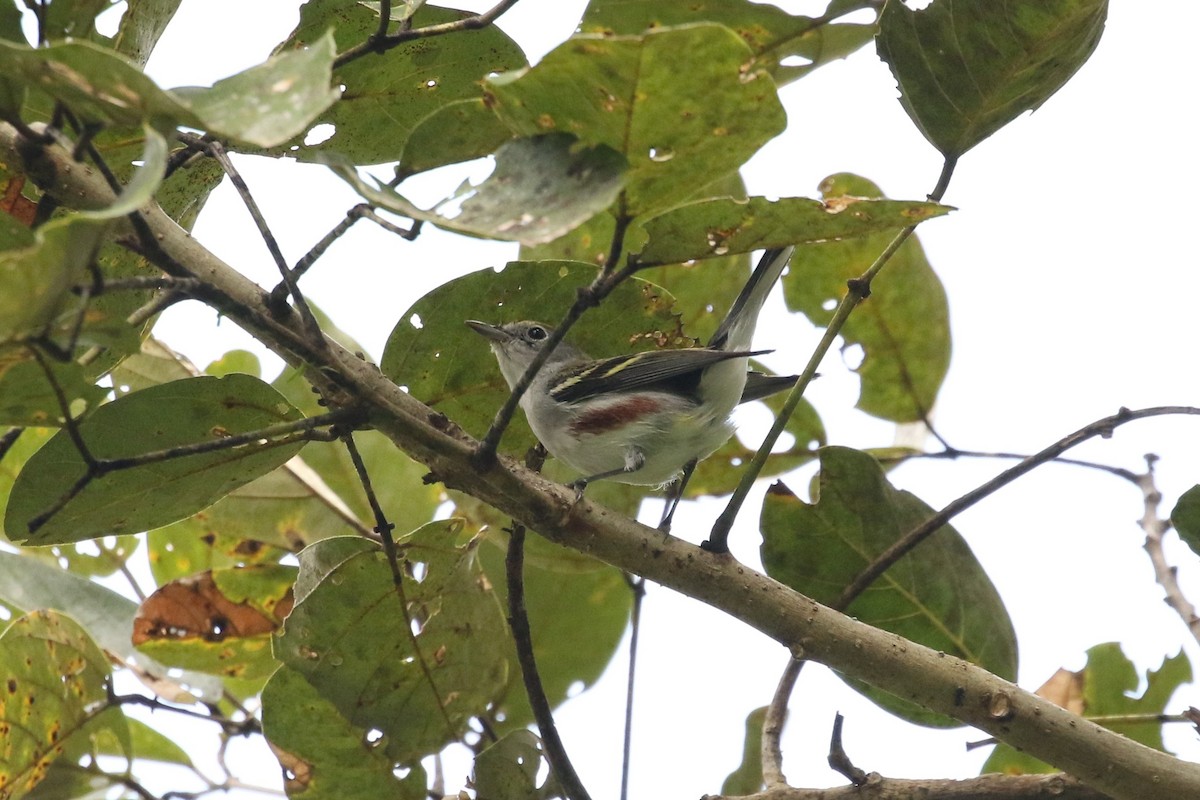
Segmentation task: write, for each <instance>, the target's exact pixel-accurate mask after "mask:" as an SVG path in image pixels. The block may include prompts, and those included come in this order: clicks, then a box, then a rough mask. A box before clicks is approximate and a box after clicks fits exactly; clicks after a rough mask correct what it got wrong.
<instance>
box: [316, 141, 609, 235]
mask: <svg viewBox="0 0 1200 800" xmlns="http://www.w3.org/2000/svg"><path fill="white" fill-rule="evenodd" d="M333 169H334V171H335V172H336V173H337V174H338V175H339V176H340V177H342V178H343V179H344V180H346V181H347V182H348V183H349V184H350V185H351V186H353V187H354V190H355V191H356V192H358V193H359V194H360V195H362V196H363V197H364V198H365V199H366V200H367V201H369V202H370V203H371V204H372V205H377V206H381V207H383V208H386V209H388V210H389V211H394V212H396V213H398V214H403V215H404V216H406V217H409V218H411V219H419V220H424V221H426V222H431V223H433V224H434V225H437V226H438V227H439V228H445V229H446V230H451V231H457V232H459V233H466V234H470V235H473V236H482V237H485V238H490V239H501V240H504V241H514V242H521V243H522V244H538V243H540V242H549V241H551V240H553V239H557V238H558V237H559V236H562V235H563V234H564V233H566V232H567V231H569V230H571V229H572V228H574V227H575V226H576V225H579V224H580V223H582V222H584V221H585V220H587V219H588V218H590V217H591V216H592V215H593V214H596V213H597V212H599V211H601V210H603V209H605V208H607V207H608V206H609V205H610V204H611V203H612V202H613V201H614V200H615V199H616V197H617V194H618V193H619V192H620V190H621V183H622V173H623V172H624V170H625V160H624V159H623V158H622V157H621V156H620V155H619V154H618V153H616V152H614V151H613V150H611V149H609V148H607V147H603V146H598V147H583V146H580V145H579V144H578V143H577V142H576V141H575V137H574V136H570V135H567V134H552V135H545V136H533V137H529V138H525V139H514V140H512V141H510V142H508V143H507V144H505V145H504V146H503V147H501V148H500V149H499V150H498V151H496V168H495V170H494V171H493V172H492V174H491V175H489V176H488V178H487V180H485V181H484V182H483V183H481V184H479V185H478V186H471V185H470V184H465V185H464V186H463V187H461V188H460V189H459V191H458V193H456V194H455V195H454V196H452V197H449V198H447V199H445V200H443V201H442V202H441V203H438V204H437V205H436V206H434V207H433V208H431V209H428V210H425V209H422V208H419V207H417V206H415V205H413V204H412V203H410V202H409V201H408V200H406V199H405V198H404V197H403V196H402V195H400V194H399V193H397V192H396V191H395V190H393V189H390V188H388V187H387V186H384V185H382V184H381V183H379V182H378V181H377V182H376V184H377V185H372V184H371V183H370V182H368V181H366V180H364V179H363V178H362V177H361V176H360V175H359V174H358V172H357V170H355V169H354V168H353V167H352V166H350V165H348V164H340V165H333ZM443 208H446V209H448V210H449V213H447V212H443V211H441V210H440V209H443Z"/></svg>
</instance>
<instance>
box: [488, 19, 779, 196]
mask: <svg viewBox="0 0 1200 800" xmlns="http://www.w3.org/2000/svg"><path fill="white" fill-rule="evenodd" d="M753 58H754V56H753V53H751V51H750V48H749V47H747V46H746V43H745V42H744V41H742V39H741V38H739V37H738V35H737V34H736V33H734V32H733V31H731V30H729V29H728V28H726V27H723V26H720V25H709V24H697V25H689V26H687V27H681V28H669V29H666V30H662V31H650V32H648V33H645V34H643V35H637V36H605V35H594V34H580V35H576V36H573V37H571V38H570V39H568V40H567V41H566V42H565V43H563V44H562V45H560V46H559V47H557V48H555V49H554V50H553V51H551V52H550V53H548V54H547V55H546V57H545V58H543V59H542V60H541V61H540V62H539V63H538V64H537V65H536V66H534V67H531V68H530V69H528V70H523V71H520V72H514V73H506V74H502V75H498V76H495V77H492V78H489V79H488V83H487V85H488V89H489V92H490V94H491V96H492V97H493V98H494V109H495V111H496V113H497V114H498V115H499V116H500V118H501V119H502V120H504V121H505V122H506V123H507V124H508V125H509V127H511V128H512V129H513V130H514V131H516V132H517V133H519V134H523V135H525V136H532V135H535V134H538V133H546V132H549V131H562V132H565V133H570V134H573V135H575V136H579V137H580V138H582V139H583V140H584V141H585V142H587V143H589V144H602V145H606V146H608V147H610V148H612V149H614V150H616V151H617V152H619V153H621V154H622V155H624V156H625V158H626V159H627V160H628V162H629V175H628V180H627V184H626V188H625V208H624V210H625V212H626V213H628V214H629V215H630V216H637V215H640V214H646V213H648V212H651V211H654V210H657V209H662V208H667V207H669V206H672V205H674V204H676V203H679V202H681V201H684V200H686V199H688V198H689V197H694V196H695V195H696V193H697V190H698V188H699V187H702V186H704V185H705V184H707V183H711V182H713V181H715V180H718V179H723V178H725V177H726V176H728V175H729V174H730V173H732V172H735V171H736V170H737V169H738V167H740V166H741V165H742V164H743V163H745V161H746V160H747V159H749V158H750V156H752V155H753V154H754V153H755V152H756V151H757V150H758V149H759V148H760V147H761V146H762V145H763V144H764V143H765V142H767V141H768V140H769V139H771V138H772V137H774V136H775V135H776V134H778V133H779V132H780V131H782V130H783V128H784V125H785V118H784V113H783V107H782V106H781V105H780V103H779V98H778V96H777V95H776V93H775V84H774V82H773V81H772V80H771V78H770V77H769V76H768V75H767V74H766V73H764V72H761V71H760V70H758V69H757V68H755V67H754V65H753V64H752V61H753Z"/></svg>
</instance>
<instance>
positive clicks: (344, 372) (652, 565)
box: [0, 123, 1200, 800]
mask: <svg viewBox="0 0 1200 800" xmlns="http://www.w3.org/2000/svg"><path fill="white" fill-rule="evenodd" d="M0 158H3V159H5V160H7V162H8V163H9V164H10V166H11V168H16V169H21V170H22V171H24V172H25V173H26V174H28V175H31V176H33V177H34V179H35V180H37V181H38V182H39V184H40V185H41V186H42V188H43V189H44V190H46V191H48V192H49V193H51V194H52V195H54V196H55V197H57V198H58V199H60V200H61V201H62V202H63V203H64V204H66V205H70V206H72V207H87V208H98V207H104V206H105V205H107V204H111V203H112V202H113V199H114V198H113V193H112V191H111V190H110V189H109V188H108V187H107V186H106V185H105V184H104V182H103V181H102V180H101V179H100V178H99V176H97V175H96V174H95V172H94V171H93V170H91V169H89V168H87V167H85V166H81V165H78V164H75V163H73V162H72V161H71V159H70V153H69V152H67V151H64V150H62V149H61V148H59V147H57V146H49V147H47V146H46V145H44V144H40V143H36V142H35V143H29V142H26V141H24V140H23V139H22V138H21V136H20V134H19V133H18V132H17V131H16V130H15V129H14V128H13V127H11V126H9V125H7V124H3V123H0ZM139 219H140V221H141V222H142V224H143V225H144V227H145V229H146V233H148V234H149V236H150V237H151V238H152V239H153V240H154V241H155V242H157V248H156V249H153V250H151V249H148V250H147V252H148V253H149V257H150V258H151V259H152V260H153V261H154V263H155V264H156V265H157V266H160V268H164V269H166V271H168V272H170V273H171V274H176V272H178V273H180V274H182V275H184V276H187V277H196V278H199V279H200V280H202V281H203V282H204V283H205V284H206V285H207V286H208V287H209V289H208V290H206V292H207V294H206V295H205V296H206V299H207V298H212V299H211V300H209V302H213V303H217V304H219V308H220V310H222V311H223V312H224V313H226V314H227V315H229V316H230V317H231V318H232V319H233V320H234V321H235V322H237V323H238V324H239V325H241V326H242V327H244V328H246V329H247V330H248V331H249V332H250V333H251V335H253V336H255V337H256V338H258V339H259V340H260V341H262V342H263V343H264V344H265V345H267V346H268V347H270V348H271V349H272V350H274V351H275V352H277V353H279V354H280V355H281V356H282V357H283V358H284V359H285V360H286V361H288V362H289V363H292V364H303V365H304V366H306V368H307V374H308V375H309V376H310V379H311V380H312V381H313V382H314V383H317V384H319V385H320V386H321V388H322V390H323V391H325V390H328V391H329V392H332V393H334V395H335V396H331V397H330V400H331V402H334V403H340V402H341V401H342V400H343V399H344V400H345V401H347V402H349V401H350V400H354V401H355V402H357V403H359V404H360V405H361V407H362V408H364V409H365V410H366V411H367V413H368V415H369V419H370V422H371V423H372V424H373V425H374V427H375V428H376V429H378V430H379V431H381V432H382V433H383V434H384V435H386V436H387V437H388V438H389V439H391V440H392V441H393V442H394V443H395V444H396V445H397V446H398V447H399V448H400V449H402V450H403V451H404V452H406V453H407V454H408V455H410V456H411V457H412V458H415V459H416V460H418V461H420V462H421V463H423V464H425V465H426V466H427V467H428V468H429V469H430V470H431V472H433V473H434V474H435V475H437V476H438V477H439V478H441V479H442V480H443V481H444V482H445V484H446V485H447V486H449V487H450V488H455V489H461V490H463V491H466V492H468V493H470V494H471V495H472V496H474V497H476V498H478V499H480V500H482V501H484V502H486V503H488V504H490V505H492V506H494V507H495V508H496V509H498V510H499V511H500V512H502V513H504V514H507V515H509V516H511V517H513V518H515V519H517V520H519V521H521V522H523V523H524V524H526V525H528V526H529V527H531V528H532V529H534V530H536V531H538V532H539V533H541V534H542V535H543V536H544V537H546V538H547V539H549V540H551V541H554V542H557V543H559V544H563V545H565V546H568V547H572V548H574V549H576V550H578V551H580V552H583V553H587V554H589V555H592V556H594V557H596V558H599V559H600V560H601V561H605V562H607V563H609V564H612V565H614V566H616V567H618V568H619V569H623V570H626V571H629V572H633V573H636V574H639V575H642V576H644V577H646V578H649V579H650V580H653V581H655V582H657V583H659V584H662V585H663V586H666V587H668V588H671V589H674V590H676V591H678V592H681V593H683V594H686V595H688V596H689V597H693V598H695V599H697V600H700V601H701V602H704V603H707V604H709V605H711V606H713V607H714V608H717V609H720V610H723V611H725V612H727V613H729V614H730V615H732V616H734V617H736V618H737V619H739V620H741V621H743V622H745V623H746V624H748V625H750V626H752V627H754V628H756V629H757V630H759V631H761V632H762V633H764V634H765V635H767V636H769V637H771V638H772V639H774V640H776V641H778V642H779V643H780V644H782V645H784V646H786V647H789V648H802V650H803V652H804V655H805V656H806V657H807V658H809V659H810V660H813V661H817V662H819V663H822V664H826V665H827V666H829V667H831V668H833V669H835V670H837V671H839V672H841V673H843V674H845V675H847V676H849V677H852V678H855V679H858V680H862V681H865V682H866V683H869V684H871V685H873V686H876V687H878V688H880V689H882V690H884V691H888V692H891V693H893V694H895V695H897V696H900V697H903V698H905V699H908V700H910V701H912V702H915V703H917V704H918V705H921V706H923V707H925V708H928V709H930V710H931V711H934V712H936V713H940V714H945V715H947V716H950V717H953V718H955V719H958V720H960V721H962V722H964V723H966V724H968V725H972V726H975V727H977V728H979V729H981V730H984V731H986V732H988V733H989V734H992V735H994V736H997V737H998V738H1000V739H1002V740H1004V741H1005V742H1008V743H1009V744H1011V745H1013V746H1015V747H1018V748H1020V749H1022V750H1025V751H1027V752H1029V753H1030V754H1031V755H1033V756H1034V757H1036V758H1039V759H1041V760H1043V761H1046V762H1048V763H1050V764H1053V765H1054V766H1055V767H1057V768H1059V769H1062V770H1064V771H1066V772H1069V773H1071V774H1073V775H1075V776H1077V777H1078V778H1079V779H1080V780H1081V781H1083V782H1085V783H1087V784H1088V785H1089V786H1091V787H1092V788H1093V789H1095V790H1097V791H1101V792H1104V793H1107V794H1109V795H1111V796H1112V797H1114V798H1117V799H1118V800H1155V799H1156V798H1163V800H1167V799H1168V798H1170V799H1171V800H1174V798H1180V797H1200V765H1197V764H1192V763H1188V762H1185V761H1181V760H1180V759H1177V758H1174V757H1173V756H1170V755H1168V754H1166V753H1162V752H1159V751H1157V750H1153V749H1151V748H1148V747H1146V746H1144V745H1141V744H1138V743H1136V742H1133V741H1131V740H1129V739H1127V738H1125V737H1123V736H1121V735H1120V734H1117V733H1114V732H1112V731H1109V730H1106V729H1104V728H1101V727H1099V726H1097V725H1095V724H1093V723H1091V722H1088V721H1087V720H1084V719H1081V718H1080V717H1078V716H1076V715H1074V714H1072V713H1070V712H1069V711H1067V710H1066V709H1063V708H1060V707H1058V706H1056V705H1054V704H1052V703H1050V702H1048V701H1046V700H1043V699H1042V698H1039V697H1037V696H1035V695H1033V694H1031V693H1029V692H1026V691H1024V690H1022V689H1020V688H1019V687H1017V686H1016V685H1014V684H1012V683H1009V682H1008V681H1004V680H1002V679H1000V678H998V677H996V676H995V675H992V674H991V673H989V672H987V671H986V670H983V669H981V668H979V667H976V666H974V665H972V664H970V663H968V662H966V661H962V660H960V659H958V658H955V657H953V656H948V655H946V654H944V653H939V652H936V651H934V650H931V649H930V648H928V647H924V646H923V645H919V644H916V643H914V642H910V641H908V640H906V639H904V638H902V637H900V636H896V635H895V634H891V633H887V632H884V631H881V630H878V629H876V628H872V627H871V626H869V625H865V624H863V623H861V622H858V621H857V620H854V619H851V618H849V617H847V616H845V615H844V614H840V613H838V612H836V611H834V610H833V609H831V608H828V607H826V606H823V605H821V604H819V603H817V602H816V601H814V600H812V599H810V598H807V597H804V596H803V595H801V594H799V593H798V592H796V591H794V590H792V589H790V588H788V587H787V586H784V585H783V584H781V583H779V582H777V581H774V580H772V579H771V578H769V577H767V576H765V575H762V574H760V573H758V572H756V571H755V570H753V569H751V568H749V567H747V566H745V565H743V564H739V563H738V562H737V561H735V560H734V559H733V558H732V557H730V556H728V555H727V554H726V555H717V554H713V553H708V552H705V551H704V550H701V549H700V548H698V547H696V546H694V545H691V544H689V543H687V542H685V541H682V540H679V539H666V540H665V541H664V538H663V536H662V533H661V532H659V531H657V530H655V529H653V528H648V527H646V526H644V525H641V524H639V523H637V522H635V521H634V520H630V519H628V518H626V517H624V516H623V515H620V514H616V513H614V512H611V511H609V510H608V509H605V508H604V507H602V506H600V505H597V504H595V503H593V502H591V501H590V500H588V499H587V498H584V499H582V500H579V501H576V498H575V493H574V492H573V491H572V490H571V489H569V488H567V487H564V486H561V485H559V484H556V483H554V482H552V481H549V480H547V479H546V478H543V477H542V476H540V475H538V474H536V473H534V472H532V471H530V470H528V469H526V468H524V467H523V466H522V465H521V464H520V463H519V462H517V461H516V460H514V459H511V458H508V457H505V456H500V457H498V459H497V461H496V462H495V464H494V465H493V466H491V467H490V468H486V469H480V468H478V467H477V466H476V465H475V464H474V463H473V461H472V454H473V453H474V451H475V448H476V446H477V442H476V441H475V440H474V439H472V438H471V437H469V436H467V435H466V434H465V433H463V432H462V431H461V430H459V429H458V427H457V426H455V425H449V424H447V423H446V420H445V417H444V416H443V415H441V414H439V413H438V412H436V411H434V410H433V409H431V408H429V407H428V406H425V405H424V404H423V403H421V402H420V401H419V400H417V399H416V398H415V397H412V396H411V395H409V394H407V393H405V392H403V391H402V390H401V389H400V388H399V387H398V386H396V385H395V384H393V383H392V382H391V381H389V380H388V379H387V378H385V377H384V376H383V375H381V374H380V373H379V371H378V370H377V369H375V368H374V367H373V366H372V365H370V364H367V363H366V362H364V361H362V360H361V359H359V358H358V357H357V356H355V355H354V354H353V353H350V352H348V351H346V350H345V349H344V348H342V347H340V346H338V345H337V344H336V343H334V342H332V341H331V340H327V341H326V343H325V345H324V346H321V347H313V346H311V345H310V344H309V343H307V342H305V341H304V338H303V336H302V335H301V334H300V333H299V331H300V328H299V320H298V319H297V317H296V315H295V313H294V312H291V311H287V312H285V313H284V314H283V315H282V316H281V317H280V318H279V319H273V318H272V317H271V316H270V314H269V313H268V311H267V307H266V304H265V302H266V292H265V291H264V290H263V289H262V288H261V287H259V286H257V285H255V284H254V283H252V282H251V281H249V280H248V279H246V278H245V277H244V276H242V275H241V274H239V273H238V272H237V271H236V270H234V269H233V268H231V267H230V266H228V265H227V264H225V263H224V262H222V261H221V260H220V259H218V258H217V257H216V256H215V255H213V254H212V253H211V252H209V251H208V250H206V249H205V248H204V247H202V246H201V245H200V244H199V243H197V242H196V241H195V240H194V239H193V238H192V237H191V236H190V235H188V234H187V232H185V231H184V230H183V229H182V228H180V227H179V226H178V225H176V224H175V223H174V222H173V221H172V220H171V219H170V218H169V217H167V216H166V215H165V214H164V213H163V212H162V211H161V210H160V209H158V208H157V206H148V207H146V208H144V209H142V211H141V212H140V218H139ZM144 243H145V242H143V244H144ZM168 268H169V269H168ZM172 270H174V271H175V272H172ZM306 360H307V363H305V362H306ZM775 796H776V797H782V795H778V794H777V795H775ZM830 796H831V797H832V795H830ZM845 796H846V795H843V797H845ZM910 796H911V795H910ZM1007 796H1010V797H1011V796H1013V795H1012V794H1011V793H1010V794H1008V795H1007ZM1063 796H1064V795H1061V794H1060V795H1059V797H1060V798H1061V797H1063ZM809 797H810V798H811V797H812V795H809ZM857 797H859V798H862V797H869V795H861V794H860V795H858V796H857ZM1093 797H1095V795H1094V794H1093Z"/></svg>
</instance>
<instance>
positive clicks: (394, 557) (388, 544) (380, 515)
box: [342, 433, 458, 739]
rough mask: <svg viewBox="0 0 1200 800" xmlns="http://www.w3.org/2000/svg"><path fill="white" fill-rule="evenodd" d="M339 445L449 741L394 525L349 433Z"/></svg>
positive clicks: (448, 721) (454, 733) (455, 734)
mask: <svg viewBox="0 0 1200 800" xmlns="http://www.w3.org/2000/svg"><path fill="white" fill-rule="evenodd" d="M342 443H343V444H345V445H346V451H347V452H348V453H349V454H350V461H351V462H353V464H354V471H355V472H356V473H357V474H358V480H359V482H360V483H361V484H362V487H363V492H364V493H365V494H366V496H367V503H368V504H370V506H371V513H372V514H373V515H374V517H375V529H374V530H375V533H377V534H379V538H380V541H381V542H382V543H383V552H384V554H385V555H386V556H387V561H388V567H389V568H390V569H391V572H392V585H393V586H395V587H396V600H397V601H398V602H399V604H400V613H401V615H402V616H403V617H404V630H405V631H406V632H407V633H408V641H409V645H410V646H411V647H412V649H413V656H414V657H415V658H416V660H417V664H418V665H419V666H420V667H421V674H422V675H423V676H424V677H425V683H426V685H428V686H429V690H430V692H432V693H433V699H434V702H435V703H436V704H437V707H438V711H439V712H441V715H442V721H443V722H444V723H445V724H446V731H447V732H448V733H449V734H450V737H451V738H452V739H457V738H458V731H457V729H456V726H455V725H454V723H453V722H452V721H451V719H450V712H449V711H447V710H446V701H445V699H444V698H443V697H442V695H441V693H440V692H439V691H438V688H437V682H436V681H434V679H433V670H432V669H431V668H430V666H429V661H428V660H427V659H426V658H425V651H424V649H423V648H422V647H421V643H420V642H419V641H418V640H417V632H416V630H414V626H413V620H412V614H411V611H410V604H409V602H408V597H407V595H406V593H405V590H404V570H403V569H402V568H401V567H400V555H399V553H398V552H397V551H396V540H395V539H393V538H392V531H393V530H394V529H395V527H396V524H395V523H394V522H391V521H390V520H389V519H388V518H387V515H386V514H385V513H384V511H383V506H382V505H380V503H379V498H378V497H377V496H376V494H375V489H374V487H372V486H371V475H370V473H369V472H368V471H367V465H366V463H365V462H364V461H363V459H362V454H361V453H359V451H358V445H356V444H355V443H354V436H353V435H352V434H350V433H347V434H345V435H344V436H342Z"/></svg>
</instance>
